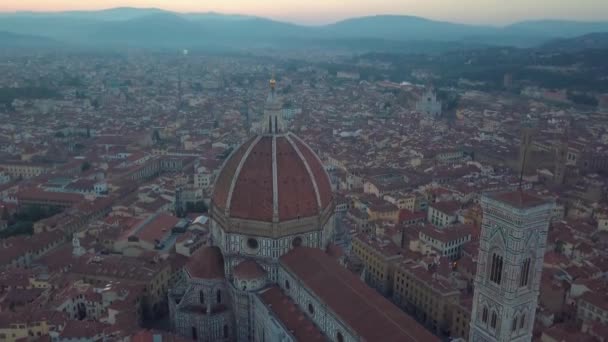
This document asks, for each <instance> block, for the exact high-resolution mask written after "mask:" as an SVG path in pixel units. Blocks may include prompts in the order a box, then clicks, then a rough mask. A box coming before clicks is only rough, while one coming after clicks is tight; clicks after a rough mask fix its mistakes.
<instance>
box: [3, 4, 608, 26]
mask: <svg viewBox="0 0 608 342" xmlns="http://www.w3.org/2000/svg"><path fill="white" fill-rule="evenodd" d="M119 6H132V7H157V8H163V9H167V10H173V11H180V12H206V11H216V12H222V13H234V14H250V15H258V16H264V17H270V18H275V19H281V20H289V21H294V22H298V23H306V24H319V23H328V22H333V21H336V20H340V19H344V18H348V17H355V16H364V15H373V14H407V15H416V16H422V17H427V18H432V19H440V20H449V21H455V22H464V23H473V24H496V25H500V24H506V23H511V22H514V21H519V20H526V19H540V18H556V19H557V18H559V19H576V20H608V0H423V1H422V0H0V11H16V10H34V11H62V10H85V9H102V8H111V7H119Z"/></svg>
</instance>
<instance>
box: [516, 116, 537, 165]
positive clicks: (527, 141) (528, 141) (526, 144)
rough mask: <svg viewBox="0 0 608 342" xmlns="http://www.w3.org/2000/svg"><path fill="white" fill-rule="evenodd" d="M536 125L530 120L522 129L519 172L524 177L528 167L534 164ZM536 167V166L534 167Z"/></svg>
mask: <svg viewBox="0 0 608 342" xmlns="http://www.w3.org/2000/svg"><path fill="white" fill-rule="evenodd" d="M534 131H535V128H534V124H533V122H532V121H530V120H526V121H524V122H523V124H522V127H521V135H520V144H519V161H518V167H519V169H518V170H517V172H520V173H521V176H524V175H525V174H526V172H527V170H526V166H527V165H531V164H534V163H533V160H531V159H532V138H533V136H534ZM532 166H534V165H532Z"/></svg>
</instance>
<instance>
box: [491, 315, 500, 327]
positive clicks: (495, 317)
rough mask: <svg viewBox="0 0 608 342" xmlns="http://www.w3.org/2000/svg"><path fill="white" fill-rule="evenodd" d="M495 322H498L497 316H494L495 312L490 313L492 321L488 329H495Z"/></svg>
mask: <svg viewBox="0 0 608 342" xmlns="http://www.w3.org/2000/svg"><path fill="white" fill-rule="evenodd" d="M497 321H498V315H497V314H496V311H492V319H490V327H491V328H492V329H496V323H497Z"/></svg>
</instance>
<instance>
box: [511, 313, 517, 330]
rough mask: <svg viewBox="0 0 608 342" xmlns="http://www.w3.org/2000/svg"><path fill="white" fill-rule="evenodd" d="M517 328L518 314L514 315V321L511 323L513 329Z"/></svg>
mask: <svg viewBox="0 0 608 342" xmlns="http://www.w3.org/2000/svg"><path fill="white" fill-rule="evenodd" d="M516 330H517V316H515V317H513V323H511V331H512V332H515V331H516Z"/></svg>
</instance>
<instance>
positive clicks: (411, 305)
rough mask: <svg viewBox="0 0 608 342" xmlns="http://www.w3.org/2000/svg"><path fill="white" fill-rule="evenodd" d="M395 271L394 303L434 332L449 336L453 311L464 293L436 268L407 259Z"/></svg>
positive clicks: (399, 263) (434, 265)
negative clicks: (434, 269) (435, 269)
mask: <svg viewBox="0 0 608 342" xmlns="http://www.w3.org/2000/svg"><path fill="white" fill-rule="evenodd" d="M443 262H444V263H445V262H446V260H443ZM444 266H445V265H444ZM395 267H396V269H395V276H394V293H393V300H394V302H395V303H397V304H398V305H399V306H400V307H402V308H404V309H405V310H407V311H408V312H410V313H412V314H413V315H414V316H415V317H417V318H418V319H419V320H420V321H421V322H423V323H424V324H425V326H426V327H427V328H429V329H430V330H431V331H433V332H435V333H443V334H449V331H450V327H451V324H452V307H453V306H454V305H456V304H457V303H458V300H459V296H460V291H458V289H457V288H456V287H454V286H453V285H452V284H451V283H450V281H449V280H448V279H447V278H446V277H445V276H443V275H441V274H439V272H436V271H433V270H432V269H433V268H437V267H438V265H436V264H431V265H427V264H425V263H423V262H420V261H418V260H416V261H415V260H412V259H407V260H404V261H402V262H398V263H397V265H396V266H395Z"/></svg>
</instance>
